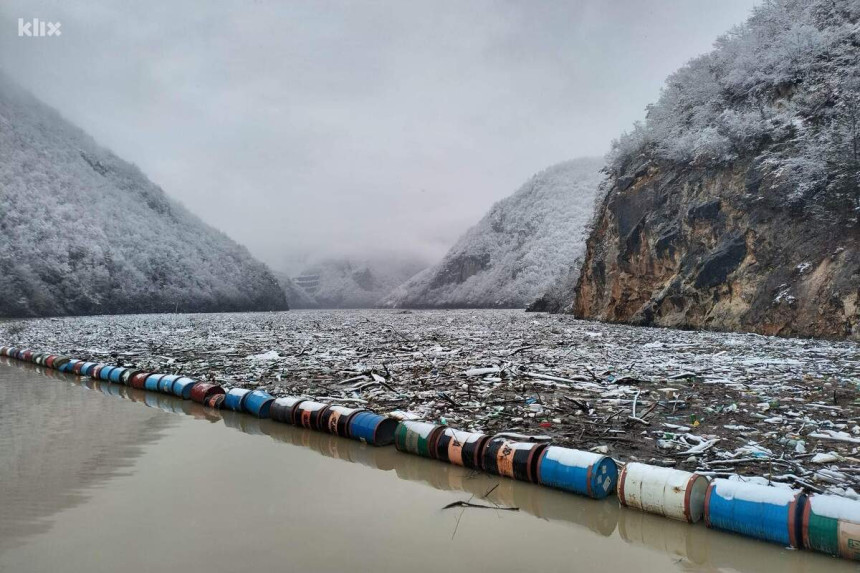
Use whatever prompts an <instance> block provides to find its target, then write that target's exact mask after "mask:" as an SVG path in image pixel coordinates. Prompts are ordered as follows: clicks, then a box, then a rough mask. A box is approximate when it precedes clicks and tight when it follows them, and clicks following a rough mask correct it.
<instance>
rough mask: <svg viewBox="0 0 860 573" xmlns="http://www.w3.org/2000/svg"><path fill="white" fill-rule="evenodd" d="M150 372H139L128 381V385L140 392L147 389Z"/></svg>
mask: <svg viewBox="0 0 860 573" xmlns="http://www.w3.org/2000/svg"><path fill="white" fill-rule="evenodd" d="M149 376H150V374H149V372H138V373H137V374H135V375H134V376H132V377H131V378H129V380H128V385H129V386H131V387H132V388H137V389H138V390H143V389H144V388H146V386H145V384H146V379H147V378H149Z"/></svg>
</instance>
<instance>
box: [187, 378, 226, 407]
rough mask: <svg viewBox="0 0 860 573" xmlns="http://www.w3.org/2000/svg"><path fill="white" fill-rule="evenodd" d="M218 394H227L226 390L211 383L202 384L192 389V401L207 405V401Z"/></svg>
mask: <svg viewBox="0 0 860 573" xmlns="http://www.w3.org/2000/svg"><path fill="white" fill-rule="evenodd" d="M216 394H225V392H224V388H222V387H221V386H220V385H218V384H212V383H210V382H201V383H199V384H197V385H196V386H194V388H192V389H191V399H192V400H193V401H194V402H197V403H198V404H205V403H206V400H208V399H209V398H211V397H212V396H214V395H216Z"/></svg>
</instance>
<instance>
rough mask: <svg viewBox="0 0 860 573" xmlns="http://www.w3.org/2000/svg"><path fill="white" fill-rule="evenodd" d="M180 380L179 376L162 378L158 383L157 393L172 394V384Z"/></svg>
mask: <svg viewBox="0 0 860 573" xmlns="http://www.w3.org/2000/svg"><path fill="white" fill-rule="evenodd" d="M180 378H182V377H181V376H180V375H179V374H168V375H166V376H162V378H161V380H159V381H158V391H159V392H161V393H162V394H173V383H174V382H176V381H177V380H179V379H180Z"/></svg>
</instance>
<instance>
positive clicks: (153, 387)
mask: <svg viewBox="0 0 860 573" xmlns="http://www.w3.org/2000/svg"><path fill="white" fill-rule="evenodd" d="M165 376H166V374H150V375H149V377H148V378H147V379H146V382H144V383H143V387H144V388H145V389H147V390H149V391H150V392H158V383H159V382H160V381H161V379H162V378H164V377H165Z"/></svg>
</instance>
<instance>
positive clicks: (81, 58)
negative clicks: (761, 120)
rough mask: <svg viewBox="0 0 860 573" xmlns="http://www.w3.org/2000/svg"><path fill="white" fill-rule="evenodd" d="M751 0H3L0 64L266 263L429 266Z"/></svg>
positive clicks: (618, 115) (652, 89) (588, 144)
mask: <svg viewBox="0 0 860 573" xmlns="http://www.w3.org/2000/svg"><path fill="white" fill-rule="evenodd" d="M757 3H758V2H756V1H753V0H719V1H715V0H673V1H669V0H624V1H621V0H618V1H612V0H593V1H592V0H588V1H585V0H582V1H575V0H569V1H567V2H540V1H538V2H531V1H528V2H527V1H522V2H501V1H500V2H483V1H477V0H467V1H463V0H459V1H453V2H445V1H441V2H440V1H436V2H423V3H418V2H406V1H400V0H390V1H386V2H333V1H323V0H320V1H314V2H311V1H307V2H298V1H289V2H287V1H284V2H274V1H266V0H258V1H243V2H240V1H213V0H199V1H191V0H188V1H181V0H147V1H145V2H144V1H139V0H134V1H128V0H88V1H86V2H85V1H82V0H81V1H69V0H3V1H2V4H0V67H2V68H3V69H5V70H6V71H7V72H8V73H10V74H11V75H12V76H13V77H14V78H16V79H17V80H18V81H19V82H20V83H21V84H23V85H24V86H25V87H27V88H29V89H30V90H32V91H33V92H34V93H35V94H36V95H37V96H38V97H40V98H41V99H43V100H44V101H46V102H48V103H49V104H51V105H53V106H54V107H56V108H58V109H59V110H60V111H61V112H62V113H63V114H64V115H65V116H66V117H68V118H69V119H71V120H72V121H74V122H75V123H77V124H78V125H80V126H81V127H82V128H84V129H85V130H86V131H88V132H89V133H90V134H91V135H93V136H94V137H95V138H96V140H98V141H99V142H100V143H102V144H103V145H105V146H107V147H109V148H111V149H112V150H113V151H115V152H116V153H117V154H118V155H119V156H121V157H122V158H124V159H126V160H129V161H132V162H134V163H136V164H137V165H138V166H140V167H141V169H142V170H143V171H144V172H145V173H146V174H147V175H148V176H149V177H150V178H151V179H152V180H153V181H155V182H156V183H158V184H159V185H161V186H162V187H163V188H164V189H165V191H167V192H168V193H169V194H170V195H171V196H173V197H175V198H177V199H179V200H180V201H182V202H183V203H184V204H185V205H187V206H188V207H189V208H191V210H193V211H194V212H196V213H197V214H198V215H200V216H201V217H202V218H203V219H204V220H205V221H207V222H208V223H210V224H211V225H213V226H215V227H217V228H219V229H222V230H223V231H225V232H227V233H228V234H229V235H230V236H232V237H233V238H234V239H236V240H238V241H239V242H241V243H243V244H244V245H246V246H247V247H248V248H249V249H250V250H251V251H252V252H253V253H254V254H255V255H257V256H258V257H259V258H261V259H262V260H264V261H265V262H267V263H269V264H271V265H272V266H273V267H274V268H281V267H283V266H284V265H285V264H287V262H289V261H293V264H294V262H295V261H296V260H297V259H299V258H301V257H303V256H307V255H309V254H310V255H314V254H316V255H322V254H356V253H363V252H384V251H398V252H402V253H408V254H411V253H414V254H416V255H419V256H422V257H426V258H429V259H431V260H432V259H435V258H438V257H440V256H441V255H442V254H444V252H445V251H446V250H447V249H448V248H449V247H450V246H451V244H452V243H453V242H454V241H455V240H456V239H457V237H458V236H459V235H460V234H461V233H463V232H464V231H465V230H466V229H467V228H468V227H470V226H471V225H473V224H474V223H475V222H477V220H478V219H479V218H480V217H481V216H482V215H483V214H484V213H485V212H486V211H487V209H488V208H489V207H490V205H491V204H492V203H494V202H495V201H497V200H499V199H502V198H503V197H505V196H507V195H510V194H511V193H512V192H513V191H515V190H516V189H517V187H519V185H520V184H521V183H523V182H524V181H525V179H527V178H528V177H529V176H530V175H532V174H533V173H535V172H537V171H539V170H541V169H542V168H544V167H546V166H549V165H551V164H553V163H557V162H559V161H562V160H565V159H570V158H573V157H577V156H582V155H602V154H603V153H605V152H606V151H607V150H608V148H609V144H610V141H611V140H612V139H613V138H615V137H617V136H618V135H619V134H620V133H621V132H622V131H624V130H625V129H628V128H629V127H630V125H631V124H632V122H633V121H635V120H637V119H641V118H642V117H643V116H644V108H645V106H646V105H647V104H648V103H649V102H650V101H653V100H654V99H655V98H656V97H657V96H658V94H659V89H660V86H661V85H662V83H663V80H664V79H665V77H666V76H667V75H668V74H669V73H671V72H672V71H673V70H675V69H676V68H677V67H678V66H680V65H681V64H683V63H684V62H685V61H686V60H688V59H690V58H691V57H693V56H695V55H698V54H700V53H703V52H705V51H707V50H708V49H709V48H710V46H711V44H712V43H713V41H714V39H715V38H716V37H717V36H718V35H719V34H721V33H723V32H725V31H727V30H728V29H729V28H730V27H731V26H733V25H735V24H738V23H740V22H742V21H743V20H744V19H745V18H746V16H747V14H748V13H749V10H750V8H751V7H752V6H753V5H755V4H757ZM33 17H38V18H42V19H44V20H48V21H59V22H61V23H62V28H61V29H62V36H61V37H59V38H56V37H52V38H19V37H18V36H17V21H18V18H25V19H29V18H33Z"/></svg>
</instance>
